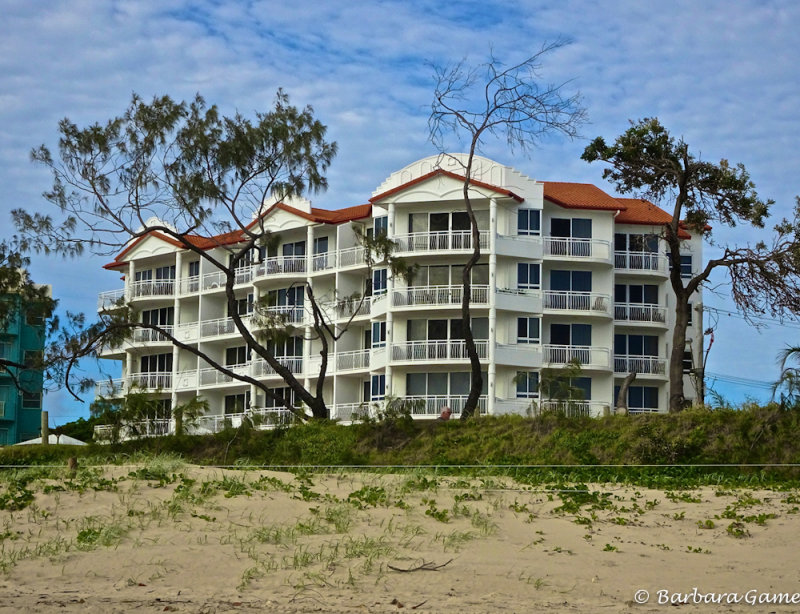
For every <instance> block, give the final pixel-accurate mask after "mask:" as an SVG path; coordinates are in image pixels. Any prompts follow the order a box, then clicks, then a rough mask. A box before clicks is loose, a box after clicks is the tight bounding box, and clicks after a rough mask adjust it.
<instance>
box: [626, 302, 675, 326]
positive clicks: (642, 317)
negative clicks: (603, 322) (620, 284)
mask: <svg viewBox="0 0 800 614" xmlns="http://www.w3.org/2000/svg"><path fill="white" fill-rule="evenodd" d="M614 320H616V321H618V322H635V323H639V322H643V323H653V324H666V322H667V308H666V307H661V306H660V305H654V304H650V303H614Z"/></svg>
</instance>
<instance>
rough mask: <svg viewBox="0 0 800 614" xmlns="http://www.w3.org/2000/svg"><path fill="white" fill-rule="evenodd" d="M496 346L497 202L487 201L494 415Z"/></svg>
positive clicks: (492, 407) (490, 396)
mask: <svg viewBox="0 0 800 614" xmlns="http://www.w3.org/2000/svg"><path fill="white" fill-rule="evenodd" d="M496 346H497V200H495V199H494V198H492V199H490V200H489V352H488V360H489V365H488V366H489V368H488V377H489V382H488V386H487V388H488V391H487V392H488V398H487V404H486V413H488V414H489V415H492V414H494V411H495V398H496V390H497V386H496V384H497V365H496V364H495V348H496Z"/></svg>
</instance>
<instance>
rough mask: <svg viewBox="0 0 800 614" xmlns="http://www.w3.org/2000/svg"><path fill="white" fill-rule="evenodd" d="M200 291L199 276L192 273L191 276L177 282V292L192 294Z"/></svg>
mask: <svg viewBox="0 0 800 614" xmlns="http://www.w3.org/2000/svg"><path fill="white" fill-rule="evenodd" d="M199 291H200V276H199V275H192V276H191V277H184V278H182V279H181V280H180V283H179V284H178V292H180V293H181V294H192V293H194V292H199Z"/></svg>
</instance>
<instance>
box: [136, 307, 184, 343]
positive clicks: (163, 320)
mask: <svg viewBox="0 0 800 614" xmlns="http://www.w3.org/2000/svg"><path fill="white" fill-rule="evenodd" d="M174 321H175V308H174V307H162V308H161V309H147V310H145V311H143V312H142V324H151V325H153V326H160V327H162V328H165V329H166V330H170V329H171V328H172V325H173V324H174ZM134 339H135V340H137V341H139V340H141V341H158V340H164V339H166V337H164V336H163V335H162V334H161V333H159V332H158V331H155V330H151V329H149V328H143V329H139V330H137V331H136V336H135V337H134Z"/></svg>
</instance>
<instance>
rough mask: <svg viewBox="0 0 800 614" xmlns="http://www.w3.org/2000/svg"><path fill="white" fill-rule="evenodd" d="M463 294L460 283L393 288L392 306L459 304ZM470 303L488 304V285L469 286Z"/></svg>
mask: <svg viewBox="0 0 800 614" xmlns="http://www.w3.org/2000/svg"><path fill="white" fill-rule="evenodd" d="M463 296H464V288H463V286H461V285H450V286H412V287H409V288H405V289H396V290H394V291H393V292H392V306H394V307H403V306H409V307H410V306H425V305H461V299H462V297H463ZM470 303H471V304H472V305H488V304H489V286H471V287H470Z"/></svg>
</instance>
